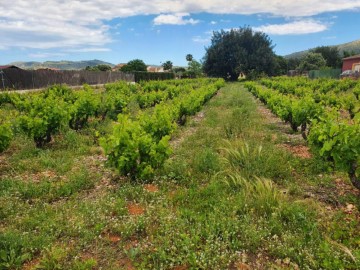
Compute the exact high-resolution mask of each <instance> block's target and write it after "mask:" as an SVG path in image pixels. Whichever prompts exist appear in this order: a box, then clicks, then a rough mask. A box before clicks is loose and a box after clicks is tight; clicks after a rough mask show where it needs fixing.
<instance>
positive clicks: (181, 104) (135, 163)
mask: <svg viewBox="0 0 360 270" xmlns="http://www.w3.org/2000/svg"><path fill="white" fill-rule="evenodd" d="M198 82H200V83H201V84H200V85H202V87H200V88H192V87H191V86H190V85H189V86H188V87H187V90H185V89H184V90H183V91H182V93H181V94H180V95H179V96H177V97H176V98H174V99H173V100H172V101H171V102H167V103H161V104H157V105H156V106H155V107H154V110H153V112H152V113H151V114H150V113H149V114H145V113H140V114H139V115H138V116H137V117H136V119H131V118H130V116H128V115H125V114H122V115H119V116H118V123H117V124H115V126H114V128H113V133H112V134H111V135H110V136H107V137H104V138H101V140H100V144H101V146H103V148H104V150H105V153H106V155H107V157H108V162H109V164H110V165H111V166H113V167H115V168H116V169H117V170H118V172H119V173H120V174H121V175H128V176H130V177H131V178H133V179H136V178H139V179H147V178H149V177H151V176H152V175H153V173H154V170H155V169H157V168H159V167H161V166H162V165H163V163H164V161H165V160H166V159H167V158H168V157H169V155H170V154H171V149H170V146H169V139H170V136H171V134H172V133H173V131H174V130H175V129H176V127H177V123H181V122H183V121H182V119H184V117H186V116H187V115H192V114H195V113H196V112H198V111H199V110H200V109H201V106H202V105H203V104H204V103H205V102H207V101H208V100H209V99H210V98H211V97H212V96H213V95H214V94H215V93H216V92H217V90H218V89H219V88H220V87H222V86H223V85H224V81H223V80H216V81H214V80H206V81H205V80H202V81H198Z"/></svg>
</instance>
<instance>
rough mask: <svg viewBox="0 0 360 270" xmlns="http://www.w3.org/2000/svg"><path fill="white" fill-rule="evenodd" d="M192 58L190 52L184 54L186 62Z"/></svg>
mask: <svg viewBox="0 0 360 270" xmlns="http://www.w3.org/2000/svg"><path fill="white" fill-rule="evenodd" d="M192 60H193V56H192V54H190V53H189V54H187V55H186V61H188V62H190V61H192Z"/></svg>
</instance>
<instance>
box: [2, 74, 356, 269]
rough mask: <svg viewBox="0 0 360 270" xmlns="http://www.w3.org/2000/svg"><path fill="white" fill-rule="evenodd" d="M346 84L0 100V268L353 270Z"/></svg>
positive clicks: (351, 135) (201, 86) (350, 99)
mask: <svg viewBox="0 0 360 270" xmlns="http://www.w3.org/2000/svg"><path fill="white" fill-rule="evenodd" d="M359 89H360V84H359V83H356V82H355V81H335V80H334V81H332V80H320V81H308V80H306V79H303V78H300V79H296V80H295V79H286V78H274V79H263V80H261V81H259V82H250V83H245V84H244V83H226V84H225V83H224V82H223V81H222V80H215V79H199V80H175V81H166V82H149V83H143V84H139V85H135V86H129V85H127V84H123V83H115V84H109V85H107V86H106V89H92V88H91V87H89V86H85V87H84V89H83V90H81V91H77V92H73V91H71V90H69V89H67V88H66V87H60V86H56V87H52V88H50V89H48V90H46V91H44V92H42V93H34V94H31V95H16V94H10V95H8V94H6V95H0V116H1V118H0V119H1V122H0V131H1V133H0V151H2V153H0V269H173V270H186V269H219V270H220V269H359V268H360V214H359V211H358V208H359V207H360V200H359V195H360V192H359V189H358V188H357V183H358V181H359V179H358V177H359V167H358V164H359V152H360V139H359V134H360V130H359V121H360V117H359V108H360V107H359V94H360V91H359Z"/></svg>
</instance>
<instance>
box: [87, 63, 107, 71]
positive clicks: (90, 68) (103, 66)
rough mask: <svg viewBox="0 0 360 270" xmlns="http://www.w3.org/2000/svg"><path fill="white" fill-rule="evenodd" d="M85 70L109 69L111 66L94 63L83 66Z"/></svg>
mask: <svg viewBox="0 0 360 270" xmlns="http://www.w3.org/2000/svg"><path fill="white" fill-rule="evenodd" d="M85 70H88V71H111V66H109V65H104V64H102V65H96V66H92V67H90V66H87V67H86V68H85Z"/></svg>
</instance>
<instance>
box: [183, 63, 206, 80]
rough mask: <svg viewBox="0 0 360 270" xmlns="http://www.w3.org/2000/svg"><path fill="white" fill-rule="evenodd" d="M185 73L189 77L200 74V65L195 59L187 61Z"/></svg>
mask: <svg viewBox="0 0 360 270" xmlns="http://www.w3.org/2000/svg"><path fill="white" fill-rule="evenodd" d="M186 73H187V74H186V75H187V76H189V77H190V78H198V77H201V76H202V65H201V63H199V62H198V61H196V60H191V61H189V64H188V68H187V71H186Z"/></svg>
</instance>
